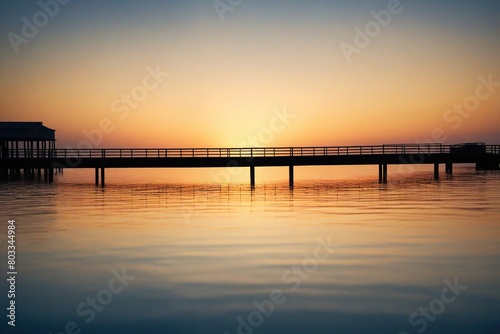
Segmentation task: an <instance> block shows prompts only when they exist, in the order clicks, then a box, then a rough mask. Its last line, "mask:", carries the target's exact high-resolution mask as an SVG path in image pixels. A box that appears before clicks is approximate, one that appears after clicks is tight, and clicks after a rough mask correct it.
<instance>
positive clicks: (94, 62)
mask: <svg viewBox="0 0 500 334" xmlns="http://www.w3.org/2000/svg"><path fill="white" fill-rule="evenodd" d="M44 1H45V2H47V3H50V2H54V1H55V0H42V2H44ZM60 1H61V2H65V1H62V0H60ZM237 2H238V1H236V0H233V1H232V3H237ZM389 2H390V1H374V0H370V1H347V0H339V1H333V0H332V1H316V0H310V1H306V0H302V1H300V0H295V1H292V0H289V1H284V0H283V1H278V0H268V1H263V0H243V1H241V4H239V5H237V6H232V7H231V9H232V10H230V11H229V10H228V11H226V12H224V13H223V15H222V17H223V18H224V19H223V20H221V16H220V15H219V14H218V12H217V10H216V9H215V7H214V4H213V0H192V1H190V0H182V1H181V0H179V1H159V0H149V1H147V0H146V1H129V0H127V1H118V0H111V1H97V0H89V1H83V0H72V1H69V2H68V3H67V4H60V5H59V8H58V12H57V13H52V14H53V15H52V16H53V17H49V18H48V20H47V21H48V22H47V23H46V24H43V23H44V22H43V19H44V14H37V13H38V12H40V11H41V10H42V7H41V6H40V4H39V2H38V1H7V0H0V34H1V42H0V43H1V44H0V121H43V122H44V124H45V125H46V126H48V127H50V128H53V129H55V130H56V131H57V132H56V136H57V139H58V144H57V146H58V147H61V148H62V147H66V146H67V145H69V146H71V147H76V146H77V145H78V144H79V143H81V141H82V140H85V138H86V137H85V135H84V132H85V131H93V130H95V129H98V128H99V124H100V123H101V122H102V120H103V119H107V120H108V121H107V122H108V123H110V124H111V126H112V128H113V130H112V131H109V132H108V133H104V134H103V135H102V141H101V140H100V138H99V142H98V143H97V144H96V145H95V147H219V146H223V147H228V146H229V147H237V146H239V145H241V143H244V142H246V141H247V139H248V137H250V136H258V135H259V134H260V133H261V132H262V129H265V128H269V127H270V124H271V122H272V121H273V118H274V117H275V113H276V110H280V111H281V112H283V110H285V109H286V110H287V112H288V113H290V114H293V115H294V118H293V119H291V120H290V121H289V124H287V125H286V126H284V127H283V128H280V130H281V131H278V132H276V133H274V134H273V136H272V138H269V140H260V141H259V143H258V144H259V145H261V146H290V145H297V146H298V145H358V144H382V143H413V142H416V141H428V140H430V139H433V138H432V134H433V132H434V133H440V135H439V138H440V139H443V138H444V139H445V140H444V142H445V143H449V144H452V143H457V142H466V141H468V142H470V141H486V142H488V143H492V144H499V143H500V126H499V124H500V84H498V85H497V86H495V85H492V86H490V87H489V88H488V87H479V86H481V85H483V84H482V83H481V80H480V79H478V78H479V77H482V78H483V81H488V79H491V80H493V81H494V82H500V19H499V17H500V1H498V0H491V1H487V0H478V1H457V0H453V1H452V0H418V1H417V0H413V1H410V0H402V1H401V2H400V6H399V7H398V8H399V13H397V14H393V15H392V17H391V22H390V23H389V24H387V25H386V27H382V28H381V29H380V32H378V33H373V32H372V35H374V36H373V37H372V38H371V41H370V43H369V45H368V46H366V47H362V48H359V52H358V53H356V54H353V55H352V57H351V59H350V60H351V61H350V62H349V61H348V60H347V59H346V57H345V55H344V53H343V51H342V48H341V45H342V43H348V44H350V45H353V46H356V44H355V37H356V30H355V29H356V28H360V29H362V30H364V29H365V26H366V24H367V23H369V22H370V21H373V20H374V17H373V15H372V14H371V13H370V12H371V11H375V12H379V11H381V10H387V9H388V3H389ZM220 3H223V4H224V3H225V4H228V3H230V2H229V0H220ZM229 6H230V5H229ZM51 8H52V7H51ZM34 16H35V17H34ZM23 17H25V18H26V19H25V20H24V21H23ZM46 17H48V15H47V16H46ZM34 19H37V20H38V23H39V25H40V27H39V28H37V29H38V31H37V33H36V35H35V36H32V37H29V38H26V39H25V40H24V42H23V43H20V44H18V45H17V46H16V47H14V46H13V42H12V41H13V36H14V35H13V34H15V35H16V36H19V37H22V38H25V37H23V25H25V22H26V21H29V22H30V23H33V22H34ZM372 26H373V24H372ZM24 30H25V32H26V28H25V29H24ZM28 30H29V29H28ZM11 33H13V34H11ZM31 33H32V32H31ZM9 36H10V37H9ZM17 41H18V40H17ZM14 44H15V43H14ZM344 45H346V44H344ZM16 48H17V50H16ZM16 51H18V52H16ZM156 68H159V69H161V71H162V72H165V73H167V72H168V76H164V77H162V78H161V82H160V83H159V85H158V87H156V88H152V86H153V85H152V84H153V83H154V80H150V81H148V83H149V86H150V88H151V90H146V91H147V95H146V96H142V98H143V100H142V101H137V106H136V107H135V108H129V107H125V106H126V105H125V104H124V102H122V101H121V99H122V96H123V94H125V95H130V94H131V92H132V91H134V89H135V90H136V92H140V89H141V86H143V80H144V78H145V77H146V76H147V75H148V73H149V71H151V70H154V69H156ZM148 69H149V70H148ZM137 87H139V88H137ZM143 91H144V89H143ZM477 91H479V95H480V98H479V99H477V98H476V99H474V98H473V97H474V96H475V95H477ZM486 96H487V97H486ZM475 102H479V103H478V104H477V105H475V104H474V103H475ZM463 103H469V107H468V108H469V109H470V110H472V111H467V110H465V109H464V111H463V112H462V113H461V114H460V113H459V112H458V111H457V110H458V109H456V110H450V109H452V108H453V107H454V105H457V104H463ZM120 108H121V109H120ZM127 108H128V109H129V110H127V111H125V110H126V109H127ZM436 131H437V132H436ZM92 133H94V134H95V131H94V132H92ZM94 138H97V137H94ZM439 141H443V140H439ZM248 146H250V145H248Z"/></svg>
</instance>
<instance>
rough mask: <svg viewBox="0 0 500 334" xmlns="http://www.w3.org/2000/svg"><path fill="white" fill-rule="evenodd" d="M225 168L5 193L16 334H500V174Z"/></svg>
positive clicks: (69, 174)
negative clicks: (224, 179)
mask: <svg viewBox="0 0 500 334" xmlns="http://www.w3.org/2000/svg"><path fill="white" fill-rule="evenodd" d="M211 173H212V174H211ZM213 173H218V171H217V170H215V171H209V170H189V171H186V170H183V171H179V170H111V171H108V172H107V182H108V184H107V186H106V187H105V188H104V189H101V188H99V187H95V186H93V185H92V182H93V171H91V170H74V171H71V170H66V171H65V172H64V174H63V175H58V176H56V178H55V183H54V184H51V185H48V184H45V183H38V182H33V181H30V182H28V181H18V182H10V183H2V184H0V207H1V219H2V221H4V224H3V226H4V227H2V232H1V236H2V238H1V243H0V247H1V249H2V251H1V254H2V260H1V267H0V268H1V270H2V272H4V273H5V272H6V271H7V267H6V259H7V252H6V248H7V247H6V246H7V239H6V231H7V228H6V226H5V225H7V220H9V219H15V220H16V224H17V229H16V232H17V270H18V276H17V283H16V290H17V291H16V292H17V293H16V305H17V314H16V315H17V318H16V324H17V326H16V328H15V330H12V328H7V326H6V322H7V321H6V317H5V313H6V311H5V309H6V307H7V298H6V291H7V286H6V281H5V280H2V286H1V287H2V293H1V296H2V297H1V298H0V306H1V309H2V310H4V311H2V313H3V314H2V319H4V320H3V321H2V324H1V327H0V328H2V333H3V332H7V333H50V332H52V333H54V334H55V333H59V332H64V331H65V326H68V328H67V329H66V332H68V333H70V332H73V330H74V332H75V333H78V330H81V333H220V334H224V333H226V332H227V333H230V334H233V333H247V334H248V333H375V334H377V333H384V334H385V333H395V334H398V333H400V332H408V333H420V332H425V333H499V332H500V321H499V319H500V289H499V288H498V282H500V173H498V172H476V171H475V170H474V169H473V168H470V167H456V168H455V170H454V173H455V174H454V175H453V177H446V176H445V175H442V177H441V180H440V181H439V182H436V181H434V180H433V174H432V167H419V168H418V169H416V170H414V171H413V172H411V173H409V172H406V173H396V172H395V169H391V168H390V169H389V183H388V184H387V185H380V184H378V182H377V177H378V174H377V170H376V167H363V168H343V167H331V168H309V169H300V168H298V169H297V171H296V178H297V181H296V186H295V189H294V190H293V191H291V190H289V189H288V183H287V180H286V176H287V170H286V169H281V168H278V169H273V170H269V169H267V170H264V169H262V170H260V169H257V187H256V189H255V190H253V191H252V190H251V189H250V187H249V185H248V171H247V170H246V169H242V172H241V173H239V174H235V175H230V179H231V180H232V183H230V184H224V185H220V184H218V183H217V182H215V181H214V180H216V179H217V177H221V176H220V175H219V174H213ZM391 173H392V174H391ZM453 285H455V287H452V288H450V286H453ZM414 312H417V313H414ZM409 318H411V322H410V321H409ZM72 321H73V322H74V323H71V322H72ZM72 326H75V327H76V326H77V327H78V329H74V328H72Z"/></svg>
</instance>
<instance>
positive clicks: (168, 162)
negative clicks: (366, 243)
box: [0, 143, 500, 187]
mask: <svg viewBox="0 0 500 334" xmlns="http://www.w3.org/2000/svg"><path fill="white" fill-rule="evenodd" d="M458 163H473V164H475V165H476V168H477V169H488V170H498V169H499V165H500V145H485V144H483V143H472V144H458V145H442V144H435V143H430V144H390V145H371V146H324V147H253V148H107V149H56V148H50V149H44V150H40V149H33V150H25V149H23V150H18V149H15V148H5V149H3V150H2V151H1V155H0V173H1V174H2V176H4V177H9V176H10V175H20V172H21V170H23V171H24V173H27V174H28V175H31V173H34V171H38V174H40V173H41V171H44V175H45V179H46V180H47V181H48V182H52V181H53V173H54V171H56V170H59V169H65V168H87V169H92V170H93V171H94V173H95V183H96V185H101V186H104V185H105V170H106V169H109V168H200V167H205V168H235V167H239V168H248V169H249V171H250V185H251V186H252V187H254V186H255V183H256V176H255V169H256V168H257V167H278V166H282V167H288V171H289V173H288V174H289V175H288V177H289V183H290V187H293V185H294V167H295V166H341V165H344V166H345V165H374V166H378V179H379V182H381V183H385V182H387V181H388V166H389V165H401V164H411V165H416V164H425V165H431V166H433V167H434V177H435V178H436V179H439V172H440V166H441V165H444V166H445V171H446V173H447V174H452V173H453V165H454V164H458ZM374 171H376V169H374Z"/></svg>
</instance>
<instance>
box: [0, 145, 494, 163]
mask: <svg viewBox="0 0 500 334" xmlns="http://www.w3.org/2000/svg"><path fill="white" fill-rule="evenodd" d="M477 148H480V149H477ZM461 149H463V151H460V150H461ZM447 153H466V154H484V153H486V154H500V145H480V147H479V146H478V147H468V148H467V147H465V148H464V147H463V146H461V145H442V144H434V143H432V144H391V145H374V146H323V147H252V148H131V149H128V148H108V149H54V150H23V149H20V150H14V149H10V150H4V151H0V157H2V158H6V157H10V158H67V159H79V158H256V157H304V156H346V155H389V154H447Z"/></svg>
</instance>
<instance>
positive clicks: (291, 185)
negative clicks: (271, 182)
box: [288, 165, 293, 189]
mask: <svg viewBox="0 0 500 334" xmlns="http://www.w3.org/2000/svg"><path fill="white" fill-rule="evenodd" d="M288 181H289V184H290V189H292V188H293V165H290V166H289V167H288Z"/></svg>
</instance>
